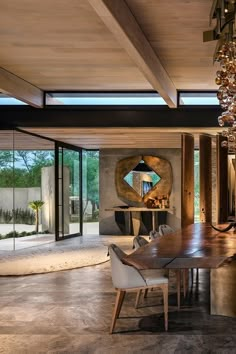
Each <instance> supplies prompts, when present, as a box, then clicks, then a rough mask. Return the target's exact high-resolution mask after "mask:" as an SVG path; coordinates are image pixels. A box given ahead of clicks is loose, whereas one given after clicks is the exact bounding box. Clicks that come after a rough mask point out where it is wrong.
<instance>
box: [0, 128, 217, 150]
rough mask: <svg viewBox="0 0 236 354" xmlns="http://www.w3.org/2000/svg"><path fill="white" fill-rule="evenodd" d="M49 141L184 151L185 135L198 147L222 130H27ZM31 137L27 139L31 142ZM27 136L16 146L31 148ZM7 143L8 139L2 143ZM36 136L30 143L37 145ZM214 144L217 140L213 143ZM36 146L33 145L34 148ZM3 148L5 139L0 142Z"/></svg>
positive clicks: (40, 143) (89, 146) (39, 142)
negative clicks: (201, 138) (203, 137)
mask: <svg viewBox="0 0 236 354" xmlns="http://www.w3.org/2000/svg"><path fill="white" fill-rule="evenodd" d="M24 131H28V132H31V133H33V134H37V135H40V136H43V137H46V138H50V139H54V140H58V141H61V142H65V143H67V144H71V145H75V146H78V147H82V148H85V149H111V148H112V149H124V148H125V149H128V148H130V149H135V148H145V149H148V148H154V149H160V148H181V134H182V133H183V132H185V133H191V134H193V135H194V137H195V148H198V145H199V139H198V137H199V134H206V132H207V133H208V134H209V135H210V136H212V137H214V136H215V135H216V134H217V133H218V131H219V129H216V128H211V129H210V128H209V129H207V130H206V129H193V128H191V129H189V128H185V129H184V131H183V129H182V128H179V129H178V128H172V129H171V128H168V129H167V128H163V129H161V128H66V127H65V128H43V127H42V128H24ZM30 138H31V136H28V137H27V139H30ZM27 139H26V140H25V141H24V134H19V135H18V136H17V143H16V145H17V146H18V148H19V146H21V147H22V148H23V147H24V148H25V149H27V144H28V141H27ZM2 141H4V140H2ZM33 141H34V137H33V138H32V139H31V140H30V142H31V143H32V144H33ZM212 141H213V142H214V138H213V140H212ZM31 146H32V145H31ZM40 146H42V148H44V146H45V148H47V147H48V146H50V143H49V145H47V143H46V141H45V140H44V141H42V140H41V139H38V140H37V138H35V148H40ZM0 149H1V140H0Z"/></svg>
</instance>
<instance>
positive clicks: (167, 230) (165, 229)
mask: <svg viewBox="0 0 236 354" xmlns="http://www.w3.org/2000/svg"><path fill="white" fill-rule="evenodd" d="M172 232H174V229H172V227H170V226H169V225H167V224H162V225H159V234H160V235H161V236H164V235H167V234H171V233H172Z"/></svg>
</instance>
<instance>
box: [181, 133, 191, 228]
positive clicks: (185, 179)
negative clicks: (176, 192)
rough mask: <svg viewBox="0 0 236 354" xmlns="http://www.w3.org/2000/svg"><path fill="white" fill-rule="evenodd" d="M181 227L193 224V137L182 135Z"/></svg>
mask: <svg viewBox="0 0 236 354" xmlns="http://www.w3.org/2000/svg"><path fill="white" fill-rule="evenodd" d="M181 199H182V200H181V225H182V227H185V226H187V225H190V224H193V223H194V137H193V135H191V134H182V198H181Z"/></svg>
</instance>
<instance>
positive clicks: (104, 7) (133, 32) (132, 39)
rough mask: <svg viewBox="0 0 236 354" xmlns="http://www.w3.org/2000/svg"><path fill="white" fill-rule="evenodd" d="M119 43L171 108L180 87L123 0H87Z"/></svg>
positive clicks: (173, 106) (175, 105)
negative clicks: (176, 84)
mask: <svg viewBox="0 0 236 354" xmlns="http://www.w3.org/2000/svg"><path fill="white" fill-rule="evenodd" d="M88 1H89V3H90V4H91V6H92V7H93V9H94V10H95V11H96V13H97V14H98V16H99V17H100V18H101V20H102V21H103V22H104V23H105V25H106V26H107V28H108V29H109V30H110V31H111V32H112V33H113V34H114V36H115V37H116V39H117V40H118V41H119V43H120V45H121V46H122V47H123V48H124V49H125V50H126V51H127V53H128V54H129V55H130V57H131V58H132V59H133V60H134V62H135V64H136V65H137V66H138V68H139V69H140V71H141V72H142V73H143V74H144V76H145V77H146V79H147V80H148V81H149V82H150V84H151V85H152V87H153V88H154V90H156V91H157V92H158V93H159V94H160V95H161V97H162V98H163V99H164V100H165V102H166V103H167V104H168V106H169V107H170V108H176V107H177V90H176V88H175V86H174V84H173V82H172V81H171V79H170V77H169V75H168V74H167V72H166V70H165V68H164V66H163V65H162V63H161V62H160V59H159V58H158V56H157V54H156V53H155V51H154V50H153V48H152V47H151V45H150V43H149V41H148V40H147V38H146V37H145V35H144V33H143V31H142V29H141V28H140V26H139V24H138V23H137V21H136V19H135V17H134V16H133V14H132V12H131V11H130V9H129V7H128V6H127V4H126V2H125V1H124V0H88Z"/></svg>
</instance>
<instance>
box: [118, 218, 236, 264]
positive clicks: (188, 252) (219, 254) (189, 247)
mask: <svg viewBox="0 0 236 354" xmlns="http://www.w3.org/2000/svg"><path fill="white" fill-rule="evenodd" d="M220 227H222V228H223V227H224V226H220ZM234 254H236V233H234V232H233V231H228V232H219V231H216V230H214V229H213V228H212V227H211V225H210V224H203V223H199V224H192V225H189V226H187V227H186V228H184V229H181V230H178V231H176V232H174V233H171V234H169V235H165V236H162V237H160V238H159V239H156V240H153V241H151V242H149V243H148V244H147V245H145V246H142V247H141V248H139V249H137V250H136V251H134V252H133V253H132V254H130V255H127V256H126V257H124V258H123V262H124V263H126V264H129V265H133V266H134V267H135V268H137V269H139V270H141V269H155V268H170V269H175V268H176V269H179V268H181V269H182V268H217V267H219V266H220V265H221V264H222V263H223V262H224V261H225V260H227V259H228V258H229V257H232V256H233V255H234Z"/></svg>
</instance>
